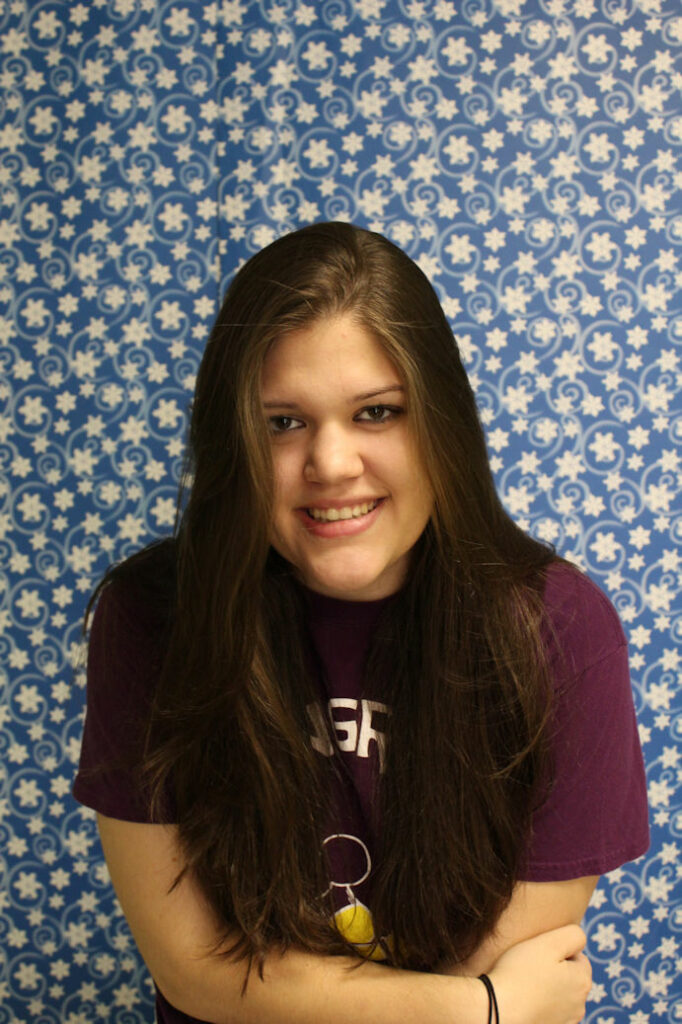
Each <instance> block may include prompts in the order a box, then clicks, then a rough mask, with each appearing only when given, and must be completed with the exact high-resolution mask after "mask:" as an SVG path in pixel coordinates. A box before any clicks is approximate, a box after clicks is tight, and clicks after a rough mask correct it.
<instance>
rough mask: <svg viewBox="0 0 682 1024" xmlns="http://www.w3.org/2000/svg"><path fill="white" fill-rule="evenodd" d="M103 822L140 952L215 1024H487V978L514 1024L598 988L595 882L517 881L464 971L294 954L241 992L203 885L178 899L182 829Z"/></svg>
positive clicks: (556, 1018)
mask: <svg viewBox="0 0 682 1024" xmlns="http://www.w3.org/2000/svg"><path fill="white" fill-rule="evenodd" d="M97 820H98V827H99V831H100V835H101V839H102V846H103V849H104V854H105V857H106V861H107V865H108V867H109V871H110V874H111V878H112V881H113V884H114V888H115V890H116V893H117V895H118V897H119V900H120V902H121V905H122V908H123V911H124V913H125V916H126V918H127V919H128V922H129V924H130V927H131V930H132V932H133V935H134V937H135V940H136V942H137V945H138V947H139V949H140V952H141V954H142V956H143V958H144V960H145V961H146V963H147V966H148V967H149V970H150V972H151V974H152V976H153V977H154V979H155V981H156V983H157V985H158V986H159V988H160V989H161V991H162V992H163V993H164V995H165V996H166V998H167V999H168V1001H169V1002H170V1003H171V1004H172V1005H174V1006H176V1007H177V1008H178V1009H180V1010H183V1011H184V1012H185V1013H187V1014H189V1015H191V1016H194V1017H198V1018H200V1019H202V1020H205V1021H210V1022H212V1024H260V1022H263V1021H268V1022H269V1024H290V1022H293V1021H295V1022H296V1024H351V1022H355V1021H357V1020H358V1019H364V1020H365V1021H367V1024H395V1022H396V1021H415V1022H417V1021H418V1022H419V1024H483V1022H484V1021H485V1020H486V1019H487V995H486V992H485V989H484V987H483V985H481V983H480V982H479V981H478V980H477V977H476V976H477V975H478V974H479V973H482V972H483V971H486V972H487V973H490V974H491V975H492V977H493V980H494V983H495V986H496V989H497V994H498V1001H499V1002H500V1010H501V1018H502V1019H503V1021H504V1024H570V1022H577V1021H579V1020H580V1019H581V1017H582V1013H583V1008H584V1001H585V998H586V996H587V991H588V989H589V980H590V979H589V965H588V964H587V961H586V959H585V957H584V956H583V955H582V954H581V952H580V951H581V950H582V947H583V944H584V936H583V933H582V931H581V930H580V929H579V928H577V927H576V925H577V923H578V922H579V921H580V919H581V918H582V915H583V913H584V911H585V907H586V906H587V903H588V901H589V898H590V894H591V892H592V890H593V888H594V885H595V883H596V881H597V880H596V878H581V879H574V880H571V881H567V882H550V883H522V884H519V885H518V886H517V889H516V891H515V893H514V895H513V897H512V901H511V903H510V905H509V907H508V908H507V910H506V911H505V913H504V914H503V916H502V918H501V919H500V922H499V926H498V928H497V930H496V931H495V933H494V934H493V935H491V936H490V937H489V939H487V940H486V941H485V942H484V943H483V945H482V946H481V947H480V948H479V949H478V950H477V951H476V953H475V954H474V955H473V957H472V958H471V959H470V961H469V962H467V963H466V964H464V965H461V964H460V965H458V967H457V968H456V969H452V970H448V967H447V965H444V966H443V969H442V973H439V974H419V973H413V972H410V971H403V970H397V969H393V968H387V967H385V966H382V965H380V964H376V963H372V962H366V963H363V964H362V965H361V966H360V967H358V968H357V969H355V970H348V967H349V966H350V965H351V964H356V963H357V961H355V960H351V958H346V957H331V956H320V955H317V954H312V953H307V952H305V951H303V950H300V951H299V950H291V951H289V952H287V953H286V954H284V955H279V954H274V953H273V955H272V956H270V957H268V959H267V960H266V965H265V973H264V979H263V980H261V979H260V978H259V976H258V973H257V972H256V971H253V972H252V973H251V976H250V978H249V983H248V986H247V989H246V993H245V994H243V995H242V986H243V982H244V978H245V972H246V968H245V965H244V964H243V963H235V962H234V961H231V960H229V959H226V958H221V957H219V956H215V955H214V954H213V953H212V952H211V950H213V949H214V947H215V942H216V936H217V934H218V928H217V922H216V920H215V917H214V914H213V911H212V910H211V908H210V906H209V905H208V903H207V901H206V899H205V897H204V896H203V894H202V892H201V890H200V889H199V887H198V885H197V884H196V883H195V882H194V881H193V879H192V878H191V876H190V875H189V874H187V875H185V876H184V877H183V880H182V881H181V882H180V884H179V885H177V886H176V887H175V888H174V889H173V890H172V891H170V890H171V886H172V883H173V882H174V880H175V878H176V876H177V874H178V872H179V870H180V868H181V866H182V854H181V850H180V846H179V843H178V837H177V831H176V829H175V827H173V826H164V825H147V824H136V823H132V822H126V821H119V820H116V819H112V818H106V817H104V816H102V815H98V819H97ZM564 925H569V926H570V925H572V927H563V928H562V927H561V926H564ZM551 929H559V930H558V931H551V932H550V930H551ZM547 932H550V934H549V935H547V934H544V933H547ZM533 936H537V938H535V939H532V941H529V942H526V941H523V940H527V939H531V938H532V937H533ZM510 947H511V948H510ZM507 950H508V952H505V951H507ZM493 965H494V966H493ZM455 975H457V976H455ZM529 979H533V980H532V981H529Z"/></svg>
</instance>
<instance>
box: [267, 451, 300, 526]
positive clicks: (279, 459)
mask: <svg viewBox="0 0 682 1024" xmlns="http://www.w3.org/2000/svg"><path fill="white" fill-rule="evenodd" d="M296 464H297V460H296V459H295V457H294V455H293V452H290V451H285V450H283V449H279V450H278V449H275V450H274V451H273V453H272V475H273V483H274V488H275V514H277V512H279V511H281V509H282V508H283V507H285V506H288V505H290V504H291V501H292V498H293V492H294V490H295V488H296V486H297V475H296V474H297V470H296Z"/></svg>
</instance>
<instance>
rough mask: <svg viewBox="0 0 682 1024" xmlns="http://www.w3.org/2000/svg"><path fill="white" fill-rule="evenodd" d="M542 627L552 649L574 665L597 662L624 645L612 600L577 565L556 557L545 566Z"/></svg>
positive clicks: (588, 664)
mask: <svg viewBox="0 0 682 1024" xmlns="http://www.w3.org/2000/svg"><path fill="white" fill-rule="evenodd" d="M543 605H544V618H545V622H544V629H545V636H546V643H547V645H548V647H549V649H550V651H551V652H555V653H557V654H561V655H562V657H563V658H569V659H570V661H571V663H572V664H573V665H574V667H575V668H578V669H579V668H580V667H582V668H586V667H588V666H590V665H596V664H598V663H599V662H601V661H603V660H604V659H606V658H608V657H610V656H611V655H613V654H614V653H615V652H616V651H618V650H620V649H622V648H626V646H627V641H626V638H625V633H624V632H623V627H622V625H621V622H620V619H619V618H618V614H617V612H616V609H615V608H614V607H613V604H612V603H611V601H610V600H609V598H608V597H607V596H606V594H605V593H604V592H603V590H601V589H600V588H599V587H598V586H597V584H596V583H594V582H593V581H592V580H591V579H589V577H588V576H586V575H585V574H584V573H583V572H581V571H580V570H579V569H578V568H576V566H574V565H571V564H569V563H568V562H564V561H560V560H559V559H557V560H555V561H554V562H552V563H550V565H549V566H548V567H547V569H546V570H545V583H544V589H543Z"/></svg>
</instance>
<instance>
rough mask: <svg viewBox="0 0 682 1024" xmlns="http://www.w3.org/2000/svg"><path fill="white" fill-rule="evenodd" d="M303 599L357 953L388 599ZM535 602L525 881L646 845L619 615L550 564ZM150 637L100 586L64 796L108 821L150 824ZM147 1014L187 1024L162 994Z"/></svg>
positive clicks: (141, 616) (333, 858) (336, 877)
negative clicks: (544, 794) (371, 663)
mask: <svg viewBox="0 0 682 1024" xmlns="http://www.w3.org/2000/svg"><path fill="white" fill-rule="evenodd" d="M306 594H307V598H308V608H309V619H308V621H309V627H310V633H311V637H312V640H313V644H314V652H315V655H316V656H317V658H319V661H320V667H321V671H320V696H319V701H318V702H316V703H314V704H312V705H310V706H309V707H308V715H309V720H310V736H311V743H312V745H313V747H314V748H315V749H316V750H317V751H318V752H319V754H320V756H324V757H332V756H333V757H337V758H338V759H339V761H340V766H341V770H340V771H339V772H337V773H335V787H336V788H335V791H334V793H333V797H332V807H331V808H330V816H329V817H330V820H329V822H328V823H327V824H326V827H325V831H326V836H325V838H324V843H325V845H326V846H327V852H328V854H329V861H330V872H331V877H330V880H329V882H330V887H331V888H332V892H333V896H334V903H335V907H336V925H337V927H338V928H339V930H341V931H343V932H344V934H345V935H346V936H347V937H348V938H349V939H350V940H351V941H353V942H355V943H356V944H357V945H358V947H359V948H360V949H362V948H363V945H364V944H365V943H367V942H369V941H370V940H371V938H372V934H373V932H372V919H371V914H370V911H369V909H368V908H369V906H370V891H371V878H372V855H373V850H374V848H375V845H376V835H377V829H378V827H379V823H378V820H377V808H376V805H375V801H374V800H373V799H372V794H373V793H374V792H375V791H376V781H377V776H378V773H380V771H381V768H382V765H383V754H384V735H385V727H386V718H387V715H388V714H390V709H389V708H387V707H386V705H385V704H383V703H382V702H381V701H380V700H379V699H377V698H375V697H374V696H373V695H372V693H371V692H368V689H367V684H366V683H365V684H364V685H363V680H362V676H363V666H364V664H365V660H366V656H367V652H368V648H369V644H370V641H371V638H372V634H373V630H374V627H375V625H376V622H377V620H378V617H379V615H380V614H381V612H382V610H383V608H384V607H385V605H386V603H387V602H390V600H391V598H385V599H383V600H381V601H367V602H364V601H362V602H355V601H342V600H338V599H335V598H328V597H323V596H322V595H319V594H314V593H312V592H311V591H307V592H306ZM544 598H545V605H546V608H547V613H548V615H547V619H548V628H547V631H546V634H545V641H546V645H547V650H548V654H549V659H550V665H551V667H552V671H553V677H554V681H555V691H556V699H555V708H554V718H555V726H556V727H555V730H554V732H555V735H556V738H555V746H554V751H553V753H554V764H555V769H556V783H555V785H554V788H553V790H552V793H551V796H550V798H549V800H548V801H546V802H545V804H544V805H543V806H542V808H541V810H540V811H539V812H538V813H537V814H536V815H535V817H534V820H533V834H532V839H531V844H530V848H529V851H528V855H527V859H526V869H525V871H524V874H523V880H527V881H558V880H562V879H567V878H577V877H581V876H584V875H600V874H603V873H604V872H606V871H610V870H612V869H613V868H616V867H618V866H619V865H621V864H623V863H624V862H625V861H628V860H632V859H634V858H635V857H638V856H640V855H641V854H642V853H644V852H645V851H646V849H647V848H648V844H649V831H648V818H647V803H646V782H645V776H644V767H643V763H642V754H641V749H640V745H639V740H638V735H637V725H636V721H635V714H634V708H633V703H632V693H631V688H630V680H629V674H628V665H627V647H626V641H625V637H624V635H623V630H622V627H621V625H620V622H619V620H618V617H617V615H616V613H615V611H614V609H613V607H612V605H611V604H610V602H609V601H608V599H607V598H606V597H605V596H604V594H603V593H602V592H601V591H600V590H599V589H598V587H596V586H595V584H593V583H592V582H591V581H590V580H588V579H587V577H585V576H583V575H582V574H581V573H579V572H578V571H577V570H574V569H572V568H571V567H568V566H566V565H563V564H561V563H555V564H554V565H552V566H551V567H550V569H549V571H548V576H547V583H546V586H545V594H544ZM114 635H115V637H116V645H115V647H114V646H113V644H112V643H111V642H110V640H111V637H112V636H114ZM159 635H160V630H159V628H158V623H157V622H155V621H154V619H153V618H152V616H151V613H150V612H149V611H146V610H145V609H144V608H141V607H140V606H139V605H138V604H137V603H136V602H135V601H133V600H132V599H130V598H128V597H127V596H126V595H124V594H123V593H122V592H121V588H109V589H107V590H105V591H104V593H103V595H102V598H101V599H100V602H99V604H98V606H97V609H96V611H95V615H94V619H93V624H92V631H91V637H90V649H89V657H88V691H87V714H86V719H85V729H84V734H83V744H82V750H81V761H80V769H79V772H78V775H77V777H76V781H75V784H74V789H73V791H74V795H75V797H76V799H77V800H79V801H80V802H81V803H83V804H86V805H87V806H88V807H92V808H94V809H95V810H97V811H99V812H100V813H101V814H104V815H107V816H109V817H112V818H121V819H123V820H127V821H138V822H145V821H149V814H148V811H147V808H146V806H145V802H144V799H143V797H142V795H141V794H140V792H139V790H138V788H137V786H136V783H135V777H134V775H133V774H132V773H131V771H130V768H129V764H130V763H131V759H132V760H133V761H134V756H135V751H136V749H137V745H138V744H139V740H140V736H141V728H142V725H143V723H144V721H145V719H146V716H147V712H148V706H149V700H150V696H151V693H152V692H153V689H154V684H155V680H156V677H157V675H158V671H159V667H160V663H161V654H162V652H161V649H160V641H159ZM325 715H328V716H330V718H331V722H332V736H333V741H330V739H329V733H328V730H327V729H326V727H325V725H324V717H323V716H325ZM157 1019H158V1020H159V1021H160V1022H163V1024H181V1022H182V1024H188V1022H191V1021H193V1020H194V1018H190V1017H188V1016H187V1015H186V1014H183V1013H181V1012H180V1011H178V1010H176V1009H175V1008H174V1007H172V1006H170V1004H169V1003H168V1002H167V1001H166V1000H165V999H164V997H163V995H161V993H157Z"/></svg>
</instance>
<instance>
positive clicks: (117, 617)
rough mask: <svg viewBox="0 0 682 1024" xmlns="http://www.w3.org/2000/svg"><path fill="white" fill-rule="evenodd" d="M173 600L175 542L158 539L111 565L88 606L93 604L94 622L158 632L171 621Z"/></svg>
mask: <svg viewBox="0 0 682 1024" xmlns="http://www.w3.org/2000/svg"><path fill="white" fill-rule="evenodd" d="M174 602H175V549H174V544H173V542H172V541H161V542H159V543H157V544H152V545H150V546H149V547H147V548H144V549H143V550H142V551H140V552H138V553H137V554H136V555H133V556H132V557H131V558H128V559H126V560H125V561H124V562H120V563H119V564H118V565H116V566H114V567H113V568H111V569H110V570H109V571H108V572H107V574H106V576H105V577H104V579H103V580H102V581H101V583H100V584H99V586H98V587H97V589H96V590H95V593H94V595H93V598H92V600H91V606H92V605H93V604H94V605H95V614H94V621H97V620H99V622H100V623H101V622H103V621H104V620H106V621H107V622H108V623H109V624H111V625H117V624H120V625H124V624H126V625H129V626H133V627H135V629H136V631H139V630H140V629H141V628H151V629H153V630H154V631H157V630H159V629H162V628H163V627H164V626H168V625H169V624H170V620H171V618H172V612H173V606H174Z"/></svg>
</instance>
